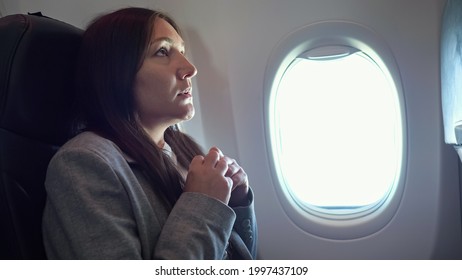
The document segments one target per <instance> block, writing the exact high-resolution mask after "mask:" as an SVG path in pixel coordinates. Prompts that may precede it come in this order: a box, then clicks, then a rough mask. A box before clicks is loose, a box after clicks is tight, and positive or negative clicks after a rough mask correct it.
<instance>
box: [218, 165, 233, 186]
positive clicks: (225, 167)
mask: <svg viewBox="0 0 462 280" xmlns="http://www.w3.org/2000/svg"><path fill="white" fill-rule="evenodd" d="M215 169H216V170H217V171H218V172H220V174H221V175H223V176H225V174H226V171H227V170H228V169H229V167H228V164H227V163H226V161H225V160H224V159H220V160H218V162H217V164H216V166H215ZM226 178H228V177H226ZM231 185H232V184H231Z"/></svg>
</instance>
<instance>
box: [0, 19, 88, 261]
mask: <svg viewBox="0 0 462 280" xmlns="http://www.w3.org/2000/svg"><path fill="white" fill-rule="evenodd" d="M81 37H82V30H81V29H79V28H76V27H74V26H72V25H69V24H67V23H64V22H61V21H58V20H55V19H51V18H47V17H44V16H41V15H23V14H16V15H9V16H5V17H2V18H0V42H1V43H0V259H45V258H46V255H45V251H44V248H43V244H42V233H41V221H42V211H43V208H44V205H45V198H46V192H45V188H44V180H45V175H46V170H47V166H48V163H49V160H50V159H51V157H52V156H53V155H54V153H55V152H56V151H57V149H58V148H59V147H60V145H62V144H63V143H64V142H65V141H66V140H67V139H68V138H69V136H70V135H69V132H70V111H71V110H70V109H71V105H72V100H73V95H74V92H73V86H72V85H73V83H74V77H73V76H74V73H73V72H74V68H75V67H74V65H75V62H76V58H77V54H78V50H79V46H80V41H81Z"/></svg>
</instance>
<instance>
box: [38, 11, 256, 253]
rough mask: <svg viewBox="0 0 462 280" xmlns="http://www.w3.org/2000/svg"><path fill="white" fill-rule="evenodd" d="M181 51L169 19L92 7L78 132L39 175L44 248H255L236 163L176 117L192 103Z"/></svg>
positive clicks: (247, 192)
mask: <svg viewBox="0 0 462 280" xmlns="http://www.w3.org/2000/svg"><path fill="white" fill-rule="evenodd" d="M184 54H185V45H184V42H183V40H182V38H181V36H180V32H179V30H178V28H177V26H176V24H175V23H174V22H173V20H172V19H171V18H169V17H168V16H166V15H164V14H161V13H159V12H156V11H152V10H148V9H142V8H126V9H122V10H119V11H116V12H113V13H110V14H107V15H104V16H102V17H100V18H98V19H96V20H95V21H94V22H92V23H91V25H90V26H89V27H88V29H87V30H86V31H85V34H84V38H83V43H82V49H81V57H80V59H79V67H78V69H77V77H78V79H77V88H78V94H77V96H78V101H77V104H78V106H77V108H78V113H79V114H78V125H79V127H80V128H83V129H82V130H83V132H81V133H79V134H78V135H76V136H75V137H74V138H73V139H71V140H70V141H69V142H68V143H66V144H65V145H64V146H63V147H62V148H61V149H60V150H59V151H58V152H57V154H56V155H55V157H54V158H53V159H52V161H51V162H50V165H49V167H48V172H47V178H46V183H45V185H46V189H47V194H48V198H47V204H46V207H45V212H44V217H43V234H44V244H45V248H46V252H47V255H48V257H49V258H53V259H251V258H255V254H256V224H255V215H254V210H253V195H252V191H251V189H250V188H249V186H248V180H247V175H246V173H245V172H244V170H243V169H242V168H241V167H240V166H239V165H238V164H237V163H236V161H234V160H233V159H231V158H229V157H227V156H224V155H223V154H222V153H221V151H220V150H219V149H218V148H215V147H214V148H212V149H210V150H209V152H208V153H207V154H205V155H204V154H203V153H202V152H201V150H200V148H199V146H198V145H197V144H196V143H195V142H194V141H193V140H192V139H191V138H190V137H188V136H187V135H185V134H184V133H182V132H181V131H180V130H179V128H178V124H179V123H180V122H182V121H185V120H189V119H191V118H192V117H193V115H194V106H193V102H192V94H191V79H192V78H193V77H194V76H195V75H196V72H197V71H196V68H195V67H194V65H192V64H191V63H190V62H189V61H188V60H187V59H186V57H185V55H184Z"/></svg>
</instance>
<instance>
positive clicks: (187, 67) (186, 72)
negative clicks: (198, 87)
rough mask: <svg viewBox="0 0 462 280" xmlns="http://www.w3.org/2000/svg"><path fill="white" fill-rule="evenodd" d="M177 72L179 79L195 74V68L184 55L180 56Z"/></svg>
mask: <svg viewBox="0 0 462 280" xmlns="http://www.w3.org/2000/svg"><path fill="white" fill-rule="evenodd" d="M177 74H178V78H179V79H181V80H184V79H187V78H192V77H194V76H196V74H197V69H196V66H194V64H192V63H191V62H190V61H189V60H188V59H187V58H186V57H185V56H182V63H181V65H180V67H179V68H178V73H177Z"/></svg>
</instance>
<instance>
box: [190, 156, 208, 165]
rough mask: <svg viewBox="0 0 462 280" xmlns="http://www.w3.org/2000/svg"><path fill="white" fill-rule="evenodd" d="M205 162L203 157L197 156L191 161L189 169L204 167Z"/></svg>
mask: <svg viewBox="0 0 462 280" xmlns="http://www.w3.org/2000/svg"><path fill="white" fill-rule="evenodd" d="M203 162H204V157H203V156H200V155H199V156H195V157H194V158H193V159H192V160H191V163H190V164H189V168H191V166H197V165H202V164H203Z"/></svg>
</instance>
